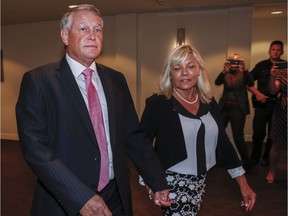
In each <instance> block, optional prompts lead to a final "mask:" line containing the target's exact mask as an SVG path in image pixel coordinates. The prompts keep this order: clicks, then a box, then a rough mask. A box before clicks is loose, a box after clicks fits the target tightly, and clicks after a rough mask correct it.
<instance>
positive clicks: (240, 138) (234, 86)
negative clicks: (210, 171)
mask: <svg viewBox="0 0 288 216" xmlns="http://www.w3.org/2000/svg"><path fill="white" fill-rule="evenodd" d="M215 84H216V85H222V84H223V85H224V89H223V93H222V96H221V98H220V101H219V108H220V113H221V118H222V122H223V125H224V127H225V128H226V127H227V125H228V123H229V122H230V124H231V129H232V133H233V139H234V142H235V145H236V147H237V150H238V152H239V154H240V156H241V160H242V162H243V166H244V169H245V170H246V172H247V171H249V170H247V162H248V159H249V155H248V150H247V146H246V144H245V140H244V126H245V121H246V115H247V114H249V113H250V110H249V100H248V94H247V86H248V87H251V86H253V85H254V81H253V78H252V77H251V74H250V73H249V72H248V71H247V70H246V69H245V64H244V60H243V59H240V56H239V54H234V55H233V56H231V57H230V58H229V59H228V60H227V61H226V62H225V63H224V69H223V71H222V72H221V73H220V74H219V75H218V77H217V78H216V80H215Z"/></svg>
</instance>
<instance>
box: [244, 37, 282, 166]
mask: <svg viewBox="0 0 288 216" xmlns="http://www.w3.org/2000/svg"><path fill="white" fill-rule="evenodd" d="M283 47H284V45H283V42H282V41H279V40H275V41H273V42H272V43H271V44H270V48H269V51H268V54H269V59H266V60H263V61H260V62H259V63H257V64H256V65H255V67H254V68H253V70H252V71H251V72H250V73H251V75H252V76H253V78H254V81H256V80H257V89H256V88H254V87H252V88H249V91H251V92H252V93H253V96H252V102H253V107H254V108H255V113H254V119H253V137H252V139H253V149H252V154H251V158H250V162H249V164H250V166H254V165H256V164H258V163H259V162H260V159H261V154H262V145H263V141H264V139H265V136H266V130H267V125H268V136H267V141H266V146H265V150H264V154H263V160H262V161H261V166H269V164H270V160H269V152H270V149H271V146H272V140H271V138H270V127H271V120H272V115H273V111H274V108H275V105H276V100H277V95H276V94H271V92H270V91H269V79H270V71H271V68H272V66H273V65H274V64H275V62H279V61H283V60H282V59H281V58H280V57H281V55H282V54H283V52H284V50H283Z"/></svg>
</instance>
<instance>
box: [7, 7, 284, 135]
mask: <svg viewBox="0 0 288 216" xmlns="http://www.w3.org/2000/svg"><path fill="white" fill-rule="evenodd" d="M252 19H253V9H252V8H250V7H243V8H232V9H219V10H209V11H191V12H173V13H147V14H124V15H117V16H109V17H104V48H103V51H102V55H101V57H100V58H99V59H98V60H97V61H98V62H99V63H103V64H105V65H107V66H110V67H113V68H115V69H117V70H120V71H122V72H123V73H124V74H125V76H126V78H127V81H128V85H129V87H130V90H131V93H132V96H133V99H134V102H135V105H136V108H137V111H138V113H139V115H140V114H141V112H142V110H143V108H144V101H145V99H146V97H148V96H149V95H151V93H152V92H154V91H156V90H157V82H158V77H159V75H160V73H161V70H162V68H163V65H164V62H165V59H166V57H167V55H168V53H169V52H170V50H171V49H172V48H173V47H174V46H175V45H176V31H177V28H185V29H186V43H189V44H192V45H193V46H195V47H196V48H197V49H198V50H199V52H200V53H201V54H202V57H203V59H204V61H205V62H206V65H207V67H208V69H209V72H210V73H209V78H210V81H211V84H212V86H213V89H214V92H215V97H216V99H218V98H219V97H220V95H221V93H222V88H219V87H215V86H214V79H215V77H216V76H217V74H218V72H220V70H221V69H222V66H223V62H224V60H225V59H226V57H227V56H228V55H230V54H231V53H233V52H239V53H240V54H241V55H242V57H243V58H244V59H245V60H246V63H247V65H254V64H255V62H256V61H258V60H259V59H260V54H259V56H258V55H254V53H257V51H258V50H259V46H260V47H261V49H264V50H265V54H266V53H267V49H268V45H269V43H270V42H271V41H272V40H274V36H273V35H271V34H268V35H267V29H269V28H274V26H276V23H277V25H278V26H279V23H280V24H281V25H282V24H283V28H275V29H273V30H274V31H276V32H278V34H277V35H279V39H282V40H283V41H285V43H286V36H287V35H286V30H287V27H286V26H287V24H286V25H285V26H284V23H283V19H284V20H286V18H282V19H281V22H280V21H279V20H269V22H267V21H266V20H264V21H263V20H254V21H253V20H252ZM252 21H253V22H252ZM261 23H265V28H264V27H263V26H262V25H261ZM252 24H253V25H252ZM235 26H236V27H237V28H236V27H235ZM255 28H256V30H255ZM285 28H286V30H285ZM284 32H285V34H284ZM280 35H281V37H280ZM282 35H284V36H282ZM264 36H265V37H264ZM251 42H252V46H251ZM259 44H260V45H259ZM267 44H268V45H267ZM2 50H3V63H4V65H3V66H4V82H2V83H1V91H2V92H1V93H2V95H1V138H2V139H18V137H17V127H16V120H15V104H16V101H17V97H18V93H19V86H20V82H21V78H22V75H23V73H24V72H25V71H27V70H30V69H32V68H35V67H37V66H40V65H42V64H46V63H48V62H52V61H56V60H58V59H59V58H61V57H62V55H63V45H62V42H61V39H60V34H59V21H52V22H42V23H29V24H22V25H8V26H2ZM261 52H263V51H262V50H261ZM265 54H264V55H265ZM264 57H265V58H267V56H264ZM261 58H262V56H261ZM255 59H257V60H255ZM250 67H251V66H250ZM246 125H247V127H246V130H245V133H246V135H247V137H249V136H251V133H252V131H251V125H252V122H251V118H250V119H249V117H248V121H247V124H246Z"/></svg>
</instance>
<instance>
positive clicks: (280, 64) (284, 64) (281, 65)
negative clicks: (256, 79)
mask: <svg viewBox="0 0 288 216" xmlns="http://www.w3.org/2000/svg"><path fill="white" fill-rule="evenodd" d="M275 65H276V66H277V67H278V68H279V69H287V61H281V62H276V63H275Z"/></svg>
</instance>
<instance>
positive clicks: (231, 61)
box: [229, 60, 240, 65]
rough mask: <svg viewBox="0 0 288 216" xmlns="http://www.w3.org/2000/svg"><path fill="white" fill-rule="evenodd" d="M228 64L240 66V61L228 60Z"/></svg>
mask: <svg viewBox="0 0 288 216" xmlns="http://www.w3.org/2000/svg"><path fill="white" fill-rule="evenodd" d="M229 64H230V65H240V61H239V60H229Z"/></svg>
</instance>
